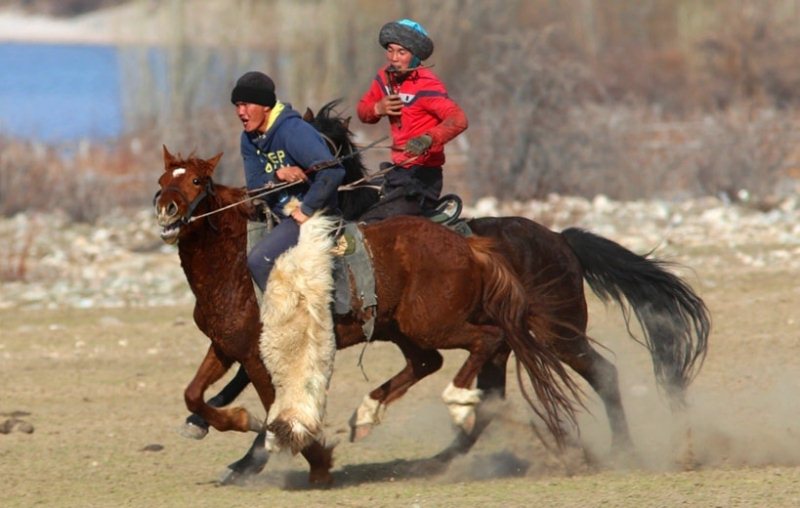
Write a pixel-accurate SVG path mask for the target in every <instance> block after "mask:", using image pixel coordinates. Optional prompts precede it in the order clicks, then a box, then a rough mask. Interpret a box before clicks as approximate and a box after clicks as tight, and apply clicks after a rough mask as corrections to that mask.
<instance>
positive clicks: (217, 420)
mask: <svg viewBox="0 0 800 508" xmlns="http://www.w3.org/2000/svg"><path fill="white" fill-rule="evenodd" d="M232 363H233V361H232V360H230V359H228V358H227V357H224V356H222V355H220V354H218V352H217V350H216V348H215V347H214V346H213V345H212V346H211V347H209V348H208V352H207V353H206V356H205V358H204V359H203V362H202V363H201V364H200V367H198V369H197V373H196V374H195V375H194V379H192V381H191V382H190V383H189V386H187V387H186V390H185V391H184V393H183V397H184V400H185V402H186V408H187V409H188V410H189V411H191V412H192V413H195V414H197V415H199V416H200V417H201V418H203V419H204V420H205V421H207V422H208V424H209V425H211V426H212V427H214V428H215V429H217V430H219V431H221V432H224V431H228V430H236V431H239V432H247V431H251V430H252V431H256V432H258V431H260V430H261V421H260V420H259V419H258V418H256V417H254V416H253V415H251V414H250V413H249V412H248V411H247V410H246V409H245V408H243V407H233V408H224V409H223V408H215V407H213V406H211V405H209V404H208V403H206V401H205V400H204V398H203V397H204V395H205V391H206V389H207V388H208V387H209V386H211V385H212V384H213V383H215V382H216V381H218V380H219V379H220V378H222V376H223V375H225V373H226V372H227V371H228V369H229V368H230V366H231V364H232Z"/></svg>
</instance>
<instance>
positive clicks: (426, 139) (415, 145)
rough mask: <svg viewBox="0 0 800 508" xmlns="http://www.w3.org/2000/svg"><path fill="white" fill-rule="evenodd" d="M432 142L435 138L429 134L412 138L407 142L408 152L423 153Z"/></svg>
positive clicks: (412, 153)
mask: <svg viewBox="0 0 800 508" xmlns="http://www.w3.org/2000/svg"><path fill="white" fill-rule="evenodd" d="M431 143H433V138H432V137H430V136H429V135H427V134H423V135H422V136H417V137H416V138H411V139H409V140H408V141H407V142H406V153H410V154H411V155H422V154H423V153H425V152H427V151H428V148H430V147H431Z"/></svg>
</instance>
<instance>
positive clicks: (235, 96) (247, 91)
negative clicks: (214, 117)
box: [231, 71, 275, 108]
mask: <svg viewBox="0 0 800 508" xmlns="http://www.w3.org/2000/svg"><path fill="white" fill-rule="evenodd" d="M231 102H232V103H234V104H236V103H237V102H249V103H250V104H260V105H262V106H267V107H270V108H271V107H273V106H274V105H275V83H274V82H273V81H272V79H271V78H270V77H269V76H267V75H266V74H264V73H263V72H258V71H250V72H246V73H244V74H243V75H242V77H241V78H239V79H238V80H237V81H236V86H234V87H233V91H232V92H231Z"/></svg>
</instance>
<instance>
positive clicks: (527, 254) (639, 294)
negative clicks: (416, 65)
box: [187, 102, 711, 453]
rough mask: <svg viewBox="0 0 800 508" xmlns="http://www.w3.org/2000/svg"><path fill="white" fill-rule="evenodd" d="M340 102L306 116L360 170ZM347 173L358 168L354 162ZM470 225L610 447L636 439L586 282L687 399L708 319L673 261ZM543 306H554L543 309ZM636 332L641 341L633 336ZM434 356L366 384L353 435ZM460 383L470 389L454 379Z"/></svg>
mask: <svg viewBox="0 0 800 508" xmlns="http://www.w3.org/2000/svg"><path fill="white" fill-rule="evenodd" d="M335 106H336V102H332V103H329V104H327V105H325V106H324V107H323V108H322V109H321V110H320V111H319V112H318V113H317V115H316V116H315V115H313V113H311V112H310V111H308V112H307V113H306V115H305V119H306V120H307V121H309V122H311V123H312V124H313V125H314V126H315V127H316V128H317V129H318V130H319V131H320V132H322V133H323V134H324V135H325V136H326V138H327V139H329V140H330V141H329V142H330V143H332V144H333V145H334V149H335V150H336V151H337V152H340V153H343V154H355V155H354V156H350V157H349V158H348V159H346V160H345V161H344V163H345V165H346V166H357V167H358V168H359V169H358V171H360V172H364V171H365V169H364V167H363V165H362V162H361V158H360V156H359V154H358V147H357V146H355V144H354V143H353V142H352V139H351V137H352V134H351V133H350V131H349V130H348V120H347V119H343V118H341V117H339V116H337V115H336V114H335V112H334V107H335ZM348 171H352V172H355V171H356V170H355V169H353V168H350V167H348ZM371 183H374V182H371ZM366 193H367V192H366V191H365V190H363V189H362V190H361V192H360V194H361V196H360V200H362V201H364V199H365V196H364V194H366ZM372 199H373V202H374V200H376V199H377V193H375V194H374V195H373V197H372ZM364 206H368V205H364V204H363V203H362V209H363V208H364ZM467 224H468V225H469V227H470V229H471V230H472V232H473V233H475V234H477V235H479V236H481V237H486V238H492V239H494V240H495V242H497V245H499V246H500V251H501V252H502V255H503V256H504V257H505V258H506V260H507V261H508V262H509V263H510V265H511V267H512V268H513V271H514V272H515V273H516V274H517V276H518V277H519V279H520V280H521V281H522V282H523V284H524V286H525V289H526V292H527V294H528V299H529V301H530V302H533V304H535V305H537V307H538V309H539V311H538V314H540V315H545V314H546V315H547V316H548V318H547V319H542V318H541V317H540V316H539V317H537V313H534V312H532V313H531V319H532V328H533V327H534V326H535V327H536V335H537V338H539V339H540V340H544V341H546V342H548V343H549V344H550V345H551V347H552V349H553V351H554V352H555V353H556V354H557V355H558V357H559V358H560V359H561V361H563V362H564V363H566V364H567V365H569V366H570V367H571V368H572V369H573V370H574V371H575V372H577V373H578V374H579V375H580V376H581V377H583V378H584V379H585V380H586V381H587V382H588V383H589V385H590V386H591V387H592V388H593V389H594V390H595V392H596V393H597V394H598V396H599V397H600V399H601V400H602V402H603V404H604V407H605V410H606V415H607V417H608V421H609V426H610V428H611V432H612V450H613V451H615V452H621V453H625V452H627V451H629V450H631V449H632V447H633V445H632V440H631V437H630V431H629V427H628V423H627V418H626V416H625V410H624V408H623V405H622V397H621V395H620V391H619V384H618V381H617V379H618V378H617V369H616V367H615V366H614V365H613V364H612V363H611V362H610V361H608V360H607V359H606V358H605V357H604V356H603V355H601V354H600V353H599V352H598V351H597V350H596V349H595V348H594V347H593V346H592V342H594V341H593V339H591V338H590V337H589V336H588V335H587V334H586V329H587V325H588V319H589V316H588V309H587V303H586V296H585V294H584V280H585V281H586V282H587V283H588V285H589V287H590V288H591V289H592V291H594V293H595V294H596V295H597V296H598V297H600V298H601V299H602V300H603V301H606V302H608V301H612V300H613V301H614V302H616V303H617V304H618V305H620V307H621V308H622V311H623V314H624V316H625V318H626V320H629V319H630V317H631V313H632V314H633V315H634V316H635V317H636V319H637V320H638V321H639V323H640V325H641V328H642V330H643V332H644V340H643V341H642V342H643V344H644V345H645V347H646V348H647V349H648V350H649V351H650V354H651V358H652V362H653V370H654V373H655V378H656V381H657V382H658V384H659V386H660V387H661V388H662V389H663V391H664V392H665V393H666V394H667V396H668V397H669V399H670V402H671V403H672V404H673V405H674V406H675V407H680V406H682V405H683V404H684V396H685V391H686V389H687V388H688V386H689V385H690V383H691V381H692V380H693V379H694V377H695V376H696V375H697V373H698V372H699V370H700V368H701V366H702V363H703V359H704V358H705V355H706V352H707V348H708V335H709V333H710V323H711V321H710V316H709V313H708V309H707V308H706V305H705V303H704V302H703V300H702V299H701V298H700V297H699V296H698V295H697V294H696V293H695V292H694V291H693V290H692V288H691V287H690V286H689V285H688V284H686V282H684V281H683V280H682V279H681V278H679V277H677V276H675V275H674V274H672V273H670V272H669V271H668V269H669V268H670V266H671V265H670V263H668V262H665V261H662V260H659V259H655V258H653V257H651V256H650V255H644V256H641V255H638V254H635V253H633V252H631V251H630V250H628V249H626V248H625V247H623V246H621V245H619V244H617V243H616V242H613V241H611V240H609V239H607V238H603V237H601V236H598V235H595V234H593V233H591V232H588V231H584V230H581V229H577V228H568V229H566V230H564V231H562V232H560V233H558V232H555V231H551V230H550V229H548V228H546V227H544V226H542V225H541V224H538V223H536V222H534V221H531V220H528V219H525V218H522V217H499V218H489V217H487V218H477V219H471V220H468V221H467ZM545 299H546V301H544V300H545ZM544 306H547V307H548V309H549V310H548V311H547V312H544V313H543V312H542V311H541V309H542V307H544ZM631 337H632V338H634V339H635V340H638V339H636V337H635V336H633V334H631ZM437 354H438V353H437ZM508 355H509V349H508V347H507V346H502V347H501V348H500V349H499V350H498V351H497V352H496V354H495V355H494V356H493V357H492V358H491V359H490V360H489V361H488V362H487V363H485V364H484V366H483V368H482V369H481V372H480V373H479V374H478V381H477V388H478V390H479V391H478V392H474V393H476V394H478V395H479V399H480V400H482V399H485V398H487V397H489V396H492V395H496V396H500V397H503V396H504V395H505V385H506V363H507V359H508ZM431 356H433V355H431ZM432 359H433V358H431V360H432ZM436 360H437V362H434V363H428V364H426V365H428V366H430V365H433V366H434V367H435V368H426V369H423V368H419V365H416V366H415V365H412V364H411V363H409V364H408V365H407V367H406V369H404V370H403V371H402V372H401V373H400V374H398V375H397V376H395V378H392V380H390V381H388V382H387V383H384V384H383V385H381V387H379V388H377V389H375V390H373V391H372V392H370V393H369V394H368V395H367V396H366V397H365V399H364V403H362V405H361V407H359V409H358V410H356V415H354V419H353V423H355V424H357V425H356V427H355V428H354V429H353V433H352V436H353V437H360V436H364V435H366V434H367V433H368V431H369V429H370V427H371V426H372V425H373V424H374V423H376V422H377V419H376V418H374V417H373V418H369V416H370V415H376V414H377V413H378V412H379V411H381V410H382V409H384V408H385V406H386V404H388V403H389V402H392V401H394V400H396V399H397V398H398V397H400V396H402V395H403V394H404V393H405V391H406V390H408V388H409V387H410V386H412V385H413V384H414V383H416V382H417V381H419V380H420V379H421V378H423V377H425V376H427V375H430V374H431V373H433V372H435V371H436V370H438V368H439V367H440V366H441V357H438V358H437V359H436ZM454 385H455V386H456V387H457V388H464V389H466V388H468V387H469V385H465V384H463V380H458V379H457V380H456V381H454ZM246 386H247V376H246V375H244V373H243V372H241V370H240V372H239V373H238V374H237V376H236V377H235V378H234V379H233V380H232V381H231V382H230V383H229V384H228V385H227V386H226V387H225V388H224V389H223V390H222V392H220V394H218V395H217V396H215V397H214V398H212V401H213V402H214V403H216V404H219V405H226V404H228V403H230V402H231V401H232V400H234V398H235V397H236V396H237V395H238V393H240V392H241V390H243V389H244V388H245V387H246ZM470 400H471V404H472V407H473V408H475V409H477V410H479V409H480V408H481V406H480V405H478V400H476V398H475V397H471V399H470ZM464 406H466V407H469V406H470V405H469V404H468V405H462V407H464ZM365 415H366V417H365ZM474 419H475V418H473V420H474ZM489 419H490V415H488V414H486V413H483V414H481V413H479V414H478V415H477V424H476V425H473V426H472V427H465V428H464V433H462V434H461V435H459V437H458V439H457V440H456V442H455V443H454V446H453V447H452V453H463V452H464V451H466V450H468V449H469V447H470V446H471V445H472V444H473V443H474V441H475V439H476V438H477V437H478V435H479V434H480V432H481V430H482V429H483V428H484V427H485V426H486V425H487V424H488V423H489ZM187 423H188V424H189V425H190V428H195V429H199V430H201V431H202V429H203V427H204V422H203V421H202V419H200V418H197V417H196V416H189V417H188V418H187Z"/></svg>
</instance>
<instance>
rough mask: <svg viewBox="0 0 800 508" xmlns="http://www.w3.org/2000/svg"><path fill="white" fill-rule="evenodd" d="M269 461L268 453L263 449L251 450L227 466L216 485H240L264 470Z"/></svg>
mask: <svg viewBox="0 0 800 508" xmlns="http://www.w3.org/2000/svg"><path fill="white" fill-rule="evenodd" d="M268 461H269V452H267V451H266V450H265V449H263V448H262V449H260V450H252V451H251V452H250V453H249V454H248V455H245V456H244V457H242V458H241V459H239V460H237V461H236V462H234V463H233V464H230V465H228V467H227V468H226V469H225V472H223V473H222V475H221V476H220V478H219V480H218V481H217V483H218V484H219V485H240V484H242V483H244V482H245V481H246V480H247V479H248V478H251V477H253V476H255V475H257V474H258V473H260V472H261V471H263V470H264V466H266V465H267V462H268Z"/></svg>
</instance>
